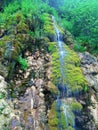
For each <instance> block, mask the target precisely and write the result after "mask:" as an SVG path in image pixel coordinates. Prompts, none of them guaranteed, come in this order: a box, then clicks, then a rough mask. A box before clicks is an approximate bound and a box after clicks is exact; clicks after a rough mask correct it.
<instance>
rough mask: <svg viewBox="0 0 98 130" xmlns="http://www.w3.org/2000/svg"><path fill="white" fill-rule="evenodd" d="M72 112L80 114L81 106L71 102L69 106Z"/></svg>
mask: <svg viewBox="0 0 98 130" xmlns="http://www.w3.org/2000/svg"><path fill="white" fill-rule="evenodd" d="M70 107H71V109H72V111H76V112H80V111H81V110H82V108H83V107H82V105H81V104H80V103H79V102H77V101H73V102H72V103H71V105H70Z"/></svg>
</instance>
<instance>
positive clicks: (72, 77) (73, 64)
mask: <svg viewBox="0 0 98 130" xmlns="http://www.w3.org/2000/svg"><path fill="white" fill-rule="evenodd" d="M50 45H52V47H51V48H52V54H51V55H52V75H51V78H52V80H53V83H54V84H58V83H59V81H60V78H61V77H62V75H61V71H60V67H61V66H60V54H59V48H58V45H57V43H56V42H54V43H53V44H51V43H50ZM62 46H63V48H64V50H65V52H66V55H65V57H64V66H63V69H64V70H65V72H64V73H65V79H64V84H66V85H67V87H68V88H69V89H70V90H71V91H72V92H79V91H81V90H83V89H84V86H85V85H87V82H86V79H85V77H84V75H83V73H82V70H81V68H80V67H79V65H80V59H79V57H78V56H77V54H76V53H75V52H74V51H73V50H70V49H69V48H68V47H67V46H66V45H65V44H63V45H62ZM53 48H55V49H54V51H53Z"/></svg>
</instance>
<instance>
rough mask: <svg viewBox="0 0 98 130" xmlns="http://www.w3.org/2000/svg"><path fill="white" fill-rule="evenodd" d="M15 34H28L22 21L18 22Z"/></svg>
mask: <svg viewBox="0 0 98 130" xmlns="http://www.w3.org/2000/svg"><path fill="white" fill-rule="evenodd" d="M17 32H18V33H23V34H25V33H28V32H29V27H28V25H27V24H26V23H25V22H24V21H20V22H19V24H18V25H17Z"/></svg>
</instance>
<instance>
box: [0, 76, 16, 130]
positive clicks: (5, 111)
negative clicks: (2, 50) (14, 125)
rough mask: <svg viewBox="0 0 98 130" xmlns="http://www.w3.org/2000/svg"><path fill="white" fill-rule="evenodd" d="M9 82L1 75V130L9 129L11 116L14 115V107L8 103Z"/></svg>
mask: <svg viewBox="0 0 98 130" xmlns="http://www.w3.org/2000/svg"><path fill="white" fill-rule="evenodd" d="M7 87H8V86H7V83H6V82H5V80H4V78H3V77H2V76H1V75H0V130H4V129H8V130H9V125H10V121H11V117H13V116H14V114H13V113H14V111H13V109H12V107H11V106H10V105H9V104H8V101H7V100H6V98H7Z"/></svg>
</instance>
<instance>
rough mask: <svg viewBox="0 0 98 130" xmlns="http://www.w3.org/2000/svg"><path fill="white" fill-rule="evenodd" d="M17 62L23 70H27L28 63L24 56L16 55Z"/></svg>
mask: <svg viewBox="0 0 98 130" xmlns="http://www.w3.org/2000/svg"><path fill="white" fill-rule="evenodd" d="M18 62H19V64H20V65H21V68H22V69H23V70H27V68H28V63H27V60H26V59H25V58H22V57H21V56H19V57H18Z"/></svg>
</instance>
